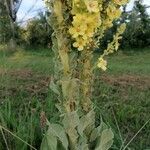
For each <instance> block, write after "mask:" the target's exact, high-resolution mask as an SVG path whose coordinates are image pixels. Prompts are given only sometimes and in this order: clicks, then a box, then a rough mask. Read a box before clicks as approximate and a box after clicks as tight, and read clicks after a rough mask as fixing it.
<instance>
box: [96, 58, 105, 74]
mask: <svg viewBox="0 0 150 150" xmlns="http://www.w3.org/2000/svg"><path fill="white" fill-rule="evenodd" d="M98 60H99V61H98V64H97V66H98V68H101V69H102V70H103V71H106V69H107V61H106V60H104V59H103V58H102V57H100V58H99V59H98Z"/></svg>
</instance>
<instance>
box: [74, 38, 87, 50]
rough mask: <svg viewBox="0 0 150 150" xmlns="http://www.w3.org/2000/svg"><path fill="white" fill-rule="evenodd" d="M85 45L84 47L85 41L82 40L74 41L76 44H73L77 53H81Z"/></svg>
mask: <svg viewBox="0 0 150 150" xmlns="http://www.w3.org/2000/svg"><path fill="white" fill-rule="evenodd" d="M85 45H86V41H85V40H84V39H82V38H78V39H76V42H74V43H73V46H74V47H76V48H78V50H79V51H82V50H83V49H84V46H85Z"/></svg>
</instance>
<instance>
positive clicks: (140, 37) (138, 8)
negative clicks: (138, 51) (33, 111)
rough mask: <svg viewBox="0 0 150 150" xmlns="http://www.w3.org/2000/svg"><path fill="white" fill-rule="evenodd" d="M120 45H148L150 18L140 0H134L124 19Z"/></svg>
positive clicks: (149, 40)
mask: <svg viewBox="0 0 150 150" xmlns="http://www.w3.org/2000/svg"><path fill="white" fill-rule="evenodd" d="M126 22H127V30H126V32H125V33H124V36H123V40H122V47H123V48H125V47H131V48H141V47H148V46H149V45H150V31H149V28H150V18H149V15H148V13H147V11H146V8H145V6H144V5H143V4H142V2H141V1H135V4H134V8H133V10H132V12H131V13H130V14H129V15H128V18H127V19H126Z"/></svg>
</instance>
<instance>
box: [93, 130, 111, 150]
mask: <svg viewBox="0 0 150 150" xmlns="http://www.w3.org/2000/svg"><path fill="white" fill-rule="evenodd" d="M113 138H114V134H113V132H112V130H111V129H105V130H103V131H102V134H101V136H100V137H99V139H98V141H97V146H96V148H95V150H108V149H109V148H111V146H112V144H113Z"/></svg>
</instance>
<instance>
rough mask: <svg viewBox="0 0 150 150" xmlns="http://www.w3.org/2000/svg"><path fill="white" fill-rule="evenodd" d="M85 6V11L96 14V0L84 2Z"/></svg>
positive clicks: (97, 9) (97, 8)
mask: <svg viewBox="0 0 150 150" xmlns="http://www.w3.org/2000/svg"><path fill="white" fill-rule="evenodd" d="M85 5H86V7H87V10H88V11H89V12H90V13H91V12H94V13H98V12H99V7H98V2H97V1H96V0H85Z"/></svg>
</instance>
